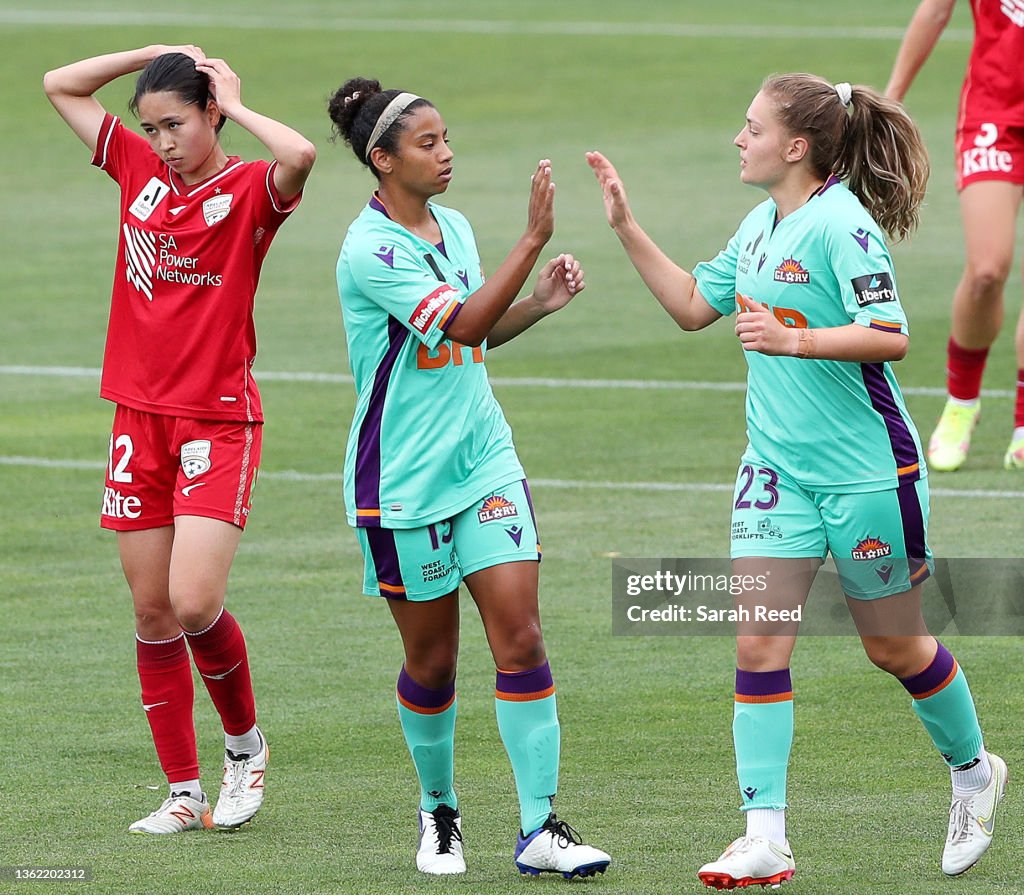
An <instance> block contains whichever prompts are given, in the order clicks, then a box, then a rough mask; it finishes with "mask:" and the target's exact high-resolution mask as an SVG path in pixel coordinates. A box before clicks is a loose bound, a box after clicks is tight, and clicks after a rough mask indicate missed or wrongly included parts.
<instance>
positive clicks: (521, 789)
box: [494, 662, 561, 836]
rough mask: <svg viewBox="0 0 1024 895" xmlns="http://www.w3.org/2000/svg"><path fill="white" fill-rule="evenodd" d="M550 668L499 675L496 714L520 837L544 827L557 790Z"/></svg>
mask: <svg viewBox="0 0 1024 895" xmlns="http://www.w3.org/2000/svg"><path fill="white" fill-rule="evenodd" d="M554 691H555V687H554V683H553V681H552V679H551V669H550V667H549V666H548V663H547V662H545V663H544V664H543V665H541V666H540V667H539V668H534V669H532V670H530V671H521V672H516V673H509V672H504V671H498V674H497V680H496V683H495V700H494V705H495V713H496V714H497V716H498V732H499V733H500V734H501V741H502V742H503V743H504V744H505V750H506V751H507V752H508V757H509V760H510V761H511V762H512V773H513V775H514V776H515V780H516V792H517V794H518V795H519V820H520V828H521V829H522V831H523V835H525V836H528V835H529V834H530V833H532V832H534V831H535V830H538V829H540V827H541V826H543V824H544V821H546V820H547V818H548V815H549V814H550V813H551V803H552V800H553V799H554V797H555V793H556V792H557V790H558V760H559V749H560V742H561V730H560V728H559V725H558V712H557V707H556V704H555V692H554Z"/></svg>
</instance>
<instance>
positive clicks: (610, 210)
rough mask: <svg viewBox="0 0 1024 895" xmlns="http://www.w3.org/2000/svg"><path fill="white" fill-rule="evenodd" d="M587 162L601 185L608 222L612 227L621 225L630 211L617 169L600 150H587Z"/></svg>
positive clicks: (630, 215) (629, 215)
mask: <svg viewBox="0 0 1024 895" xmlns="http://www.w3.org/2000/svg"><path fill="white" fill-rule="evenodd" d="M587 164H588V165H590V168H591V170H592V171H593V172H594V175H595V176H596V177H597V182H598V183H599V184H600V185H601V193H602V194H603V196H604V211H605V214H606V215H607V216H608V224H609V225H610V226H611V227H612V229H615V228H616V227H621V226H622V225H623V224H625V223H626V222H627V221H628V220H629V219H630V218H631V217H632V213H631V212H630V210H629V199H627V198H626V188H625V187H624V186H623V185H622V179H621V178H620V177H619V173H618V171H616V170H615V166H614V165H613V164H612V163H611V162H610V161H608V159H606V158H605V157H604V156H603V155H601V153H600V152H588V153H587Z"/></svg>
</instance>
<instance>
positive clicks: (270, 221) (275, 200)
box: [252, 159, 302, 230]
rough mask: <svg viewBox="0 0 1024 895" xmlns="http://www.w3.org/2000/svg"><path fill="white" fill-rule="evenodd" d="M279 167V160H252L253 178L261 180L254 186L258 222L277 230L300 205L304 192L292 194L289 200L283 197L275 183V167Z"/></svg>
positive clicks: (254, 201) (262, 225)
mask: <svg viewBox="0 0 1024 895" xmlns="http://www.w3.org/2000/svg"><path fill="white" fill-rule="evenodd" d="M276 167H277V160H276V159H275V160H274V161H272V162H266V161H262V160H260V161H255V162H252V171H253V179H254V180H258V181H259V182H258V183H256V184H254V187H253V205H254V209H255V212H256V222H257V223H258V224H259V225H260V226H261V227H265V228H267V229H268V230H276V229H277V228H278V227H280V226H281V224H283V223H284V221H285V219H286V218H287V217H288V215H290V214H291V213H292V212H293V211H295V209H296V208H298V206H299V202H300V201H301V200H302V192H301V191H300V192H299V193H298V194H297V195H295V196H292V198H291V199H289V200H288V201H287V202H285V201H284V199H282V198H281V194H280V193H279V192H278V191H277V187H276V186H275V185H274V169H275V168H276Z"/></svg>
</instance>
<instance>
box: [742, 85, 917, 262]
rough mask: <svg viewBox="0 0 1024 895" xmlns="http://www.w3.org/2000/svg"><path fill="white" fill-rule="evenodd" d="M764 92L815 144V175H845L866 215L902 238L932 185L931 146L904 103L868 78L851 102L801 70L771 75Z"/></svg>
mask: <svg viewBox="0 0 1024 895" xmlns="http://www.w3.org/2000/svg"><path fill="white" fill-rule="evenodd" d="M761 90H762V92H763V93H765V94H766V95H767V96H769V97H770V98H771V99H772V100H774V102H775V107H776V114H777V115H778V118H779V121H780V122H781V123H782V125H783V126H784V127H785V128H786V129H787V130H788V131H789V132H790V133H791V134H798V135H801V136H804V137H806V138H807V139H808V141H809V143H810V150H809V153H808V160H809V162H810V165H811V168H812V170H813V171H814V172H815V174H817V175H818V176H820V177H822V178H827V177H828V176H829V175H830V174H835V175H836V177H838V178H840V179H841V180H845V181H847V186H848V187H849V188H850V191H851V192H852V193H853V194H854V195H856V196H857V198H858V199H860V201H861V204H863V205H864V207H865V208H866V209H867V211H868V213H869V214H870V215H871V216H872V217H873V218H874V219H875V220H876V221H877V222H878V225H879V226H880V227H881V228H882V229H883V230H885V232H886V233H888V234H889V236H890V237H891V238H892V239H894V240H895V241H897V242H899V241H900V240H902V239H905V238H906V237H907V236H909V235H910V233H911V232H912V231H913V230H914V229H915V228H916V227H917V225H918V222H919V219H920V209H921V203H922V202H923V201H924V195H925V189H926V187H927V185H928V175H929V173H930V165H929V162H928V152H927V150H926V149H925V146H924V140H923V139H922V137H921V132H920V131H919V130H918V129H917V125H916V124H914V122H913V121H912V120H911V118H910V116H909V115H908V114H907V113H906V112H905V111H904V109H903V106H901V105H900V104H899V103H897V102H895V101H894V100H891V99H888V98H887V97H885V96H882V95H881V94H880V93H878V92H877V91H876V90H872V89H871V88H870V87H865V86H864V85H863V84H855V85H853V87H852V89H851V92H850V102H849V105H846V104H844V102H843V100H842V99H841V98H840V95H839V93H838V92H837V91H836V88H835V87H834V86H832V84H830V83H829V82H828V81H826V80H825V79H824V78H820V77H818V76H817V75H810V74H805V73H801V72H797V73H793V74H785V75H773V76H771V77H770V78H768V79H767V80H766V81H765V82H764V84H762V85H761Z"/></svg>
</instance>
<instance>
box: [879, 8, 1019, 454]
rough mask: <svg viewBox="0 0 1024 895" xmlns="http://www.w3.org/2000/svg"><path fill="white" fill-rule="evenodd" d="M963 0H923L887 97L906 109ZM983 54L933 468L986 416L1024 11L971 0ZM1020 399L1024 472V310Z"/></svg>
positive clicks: (1006, 233) (965, 129)
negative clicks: (945, 393) (984, 392)
mask: <svg viewBox="0 0 1024 895" xmlns="http://www.w3.org/2000/svg"><path fill="white" fill-rule="evenodd" d="M955 5H956V0H922V2H921V3H920V4H919V5H918V7H917V11H916V12H915V13H914V17H913V18H912V19H911V21H910V25H909V27H908V28H907V33H906V35H905V36H904V38H903V44H902V45H901V46H900V50H899V54H898V55H897V57H896V62H895V64H894V66H893V70H892V74H891V75H890V76H889V85H888V87H886V93H887V94H888V95H889V96H890V97H892V98H893V99H896V100H900V101H902V99H903V97H904V95H905V94H906V92H907V90H909V89H910V85H911V84H912V83H913V80H914V77H915V76H916V75H917V73H918V71H919V70H920V68H921V66H922V65H924V63H925V60H926V59H927V58H928V56H929V54H930V53H931V51H932V48H933V47H934V46H935V43H936V42H937V41H938V39H939V35H940V34H941V33H942V31H943V29H944V28H945V27H946V24H947V23H948V22H949V19H950V15H951V14H952V12H953V7H954V6H955ZM971 12H972V14H973V15H974V46H973V47H972V49H971V58H970V61H969V62H968V64H967V73H966V75H965V77H964V83H963V87H962V89H961V92H960V112H959V115H958V117H957V126H956V169H957V190H958V192H959V193H960V213H961V216H962V218H963V226H964V241H965V244H966V250H967V259H966V264H965V267H964V272H963V275H962V276H961V278H960V282H959V284H958V285H957V287H956V291H955V292H954V293H953V326H952V332H951V334H950V337H949V344H948V346H947V352H948V363H947V367H946V384H947V388H948V390H949V398H948V399H947V401H946V406H945V409H944V410H943V412H942V416H941V418H940V419H939V423H938V425H937V426H936V428H935V432H934V433H933V434H932V437H931V441H930V443H929V445H928V463H929V465H930V466H931V468H932V469H939V470H947V471H948V470H954V469H959V468H960V466H961V465H962V464H963V462H964V460H965V459H966V458H967V451H968V449H969V447H970V443H971V433H972V432H973V430H974V427H975V425H976V424H977V422H978V417H979V415H980V412H981V402H980V397H979V396H980V394H981V378H982V374H983V373H984V372H985V361H986V360H987V359H988V352H989V348H991V347H992V343H993V342H994V341H995V339H996V336H997V335H999V329H1000V327H1001V326H1002V323H1003V314H1004V305H1003V288H1004V286H1005V285H1006V278H1007V277H1008V276H1009V273H1010V265H1011V264H1012V262H1013V243H1014V239H1015V235H1016V232H1015V231H1016V224H1017V213H1018V212H1019V211H1020V205H1021V195H1022V194H1024V65H1022V64H1021V58H1022V57H1024V3H1022V2H1020V0H1003V2H1000V0H971ZM1016 351H1017V400H1016V406H1015V409H1014V422H1013V425H1014V429H1013V435H1012V436H1011V438H1010V446H1009V447H1008V448H1007V450H1006V456H1005V458H1004V465H1005V466H1006V468H1007V469H1024V309H1022V311H1021V315H1020V317H1019V319H1018V321H1017V333H1016Z"/></svg>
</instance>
